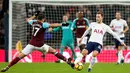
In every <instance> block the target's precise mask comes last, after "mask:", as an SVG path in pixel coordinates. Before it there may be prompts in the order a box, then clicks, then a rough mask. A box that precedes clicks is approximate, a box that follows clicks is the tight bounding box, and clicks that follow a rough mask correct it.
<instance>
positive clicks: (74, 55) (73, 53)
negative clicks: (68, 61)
mask: <svg viewBox="0 0 130 73" xmlns="http://www.w3.org/2000/svg"><path fill="white" fill-rule="evenodd" d="M70 48H71V51H72V55H73V58H74V60H76V54H75V52H74V47H73V46H70Z"/></svg>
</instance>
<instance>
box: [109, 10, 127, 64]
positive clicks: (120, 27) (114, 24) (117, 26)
mask: <svg viewBox="0 0 130 73" xmlns="http://www.w3.org/2000/svg"><path fill="white" fill-rule="evenodd" d="M110 27H111V28H112V30H113V31H114V32H115V33H116V34H117V35H118V36H119V37H120V39H121V40H122V41H124V39H125V34H124V33H126V32H127V31H128V30H129V27H128V25H127V22H126V21H125V20H123V19H121V13H120V12H119V11H117V12H116V19H113V20H112V21H111V23H110ZM124 27H125V29H124ZM115 47H116V49H117V56H118V60H117V64H120V63H124V56H123V52H122V48H123V46H122V45H121V43H120V42H119V41H118V40H117V39H115Z"/></svg>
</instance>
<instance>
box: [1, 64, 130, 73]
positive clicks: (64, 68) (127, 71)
mask: <svg viewBox="0 0 130 73" xmlns="http://www.w3.org/2000/svg"><path fill="white" fill-rule="evenodd" d="M6 65H7V63H0V69H1V68H3V67H5V66H6ZM87 67H88V63H87V64H86V65H84V69H83V70H82V71H76V70H75V69H72V68H71V67H70V66H69V65H67V64H66V63H18V64H16V65H15V66H13V67H12V68H10V69H9V70H8V71H7V72H5V73H88V72H87ZM90 73H130V64H124V65H115V63H96V64H95V65H94V67H93V69H92V72H90Z"/></svg>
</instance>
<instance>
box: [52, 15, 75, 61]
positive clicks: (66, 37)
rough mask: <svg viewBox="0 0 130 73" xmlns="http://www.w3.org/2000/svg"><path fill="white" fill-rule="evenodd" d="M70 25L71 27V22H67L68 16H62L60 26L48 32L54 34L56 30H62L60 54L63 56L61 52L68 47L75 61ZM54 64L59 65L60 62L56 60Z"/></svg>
mask: <svg viewBox="0 0 130 73" xmlns="http://www.w3.org/2000/svg"><path fill="white" fill-rule="evenodd" d="M71 25H72V22H71V21H68V16H67V15H64V16H63V22H62V26H59V27H57V28H54V29H53V30H50V31H54V32H56V31H58V30H62V41H61V47H60V53H61V54H62V55H63V51H64V49H65V47H70V49H71V51H72V55H73V58H74V60H75V59H76V55H75V52H74V36H73V31H72V30H71ZM56 62H57V63H59V62H60V60H58V61H56Z"/></svg>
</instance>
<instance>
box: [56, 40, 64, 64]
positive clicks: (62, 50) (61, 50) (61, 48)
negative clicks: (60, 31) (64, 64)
mask: <svg viewBox="0 0 130 73" xmlns="http://www.w3.org/2000/svg"><path fill="white" fill-rule="evenodd" d="M65 47H66V42H65V41H64V40H62V42H61V46H60V53H61V54H62V55H63V52H64V49H65ZM55 62H56V63H60V59H58V60H57V61H55Z"/></svg>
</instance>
